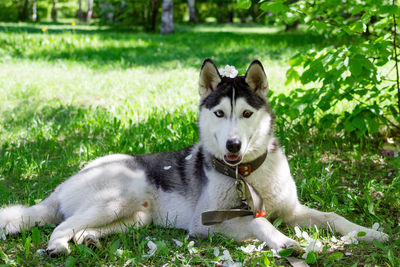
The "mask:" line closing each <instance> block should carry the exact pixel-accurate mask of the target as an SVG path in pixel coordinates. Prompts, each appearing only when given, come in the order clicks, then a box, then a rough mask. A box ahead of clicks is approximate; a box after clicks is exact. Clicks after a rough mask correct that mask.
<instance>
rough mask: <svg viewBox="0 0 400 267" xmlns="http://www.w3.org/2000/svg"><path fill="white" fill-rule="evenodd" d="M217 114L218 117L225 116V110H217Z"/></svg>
mask: <svg viewBox="0 0 400 267" xmlns="http://www.w3.org/2000/svg"><path fill="white" fill-rule="evenodd" d="M214 114H215V116H217V117H218V118H222V117H223V116H224V112H223V111H222V110H220V109H219V110H217V111H215V112H214Z"/></svg>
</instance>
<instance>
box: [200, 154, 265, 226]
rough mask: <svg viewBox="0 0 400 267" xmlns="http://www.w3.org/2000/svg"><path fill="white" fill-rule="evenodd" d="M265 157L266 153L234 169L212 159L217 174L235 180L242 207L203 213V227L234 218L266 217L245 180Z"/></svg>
mask: <svg viewBox="0 0 400 267" xmlns="http://www.w3.org/2000/svg"><path fill="white" fill-rule="evenodd" d="M267 155H268V151H266V152H265V153H264V154H262V155H261V156H259V157H258V158H256V159H255V160H253V161H251V162H248V163H245V164H240V165H239V166H236V167H231V166H229V165H227V164H225V163H224V162H223V161H221V160H219V159H217V158H213V159H212V166H213V168H214V169H215V170H216V171H217V172H219V173H222V174H224V175H226V176H229V177H231V178H233V179H235V180H236V181H235V186H236V191H237V193H238V195H239V196H240V198H241V200H242V205H241V206H240V207H238V208H233V209H221V210H212V211H205V212H203V213H202V214H201V222H202V224H203V225H213V224H217V223H221V222H223V221H226V220H230V219H233V218H236V217H243V216H249V215H253V216H254V218H258V217H265V216H266V215H267V213H266V211H265V207H264V204H263V200H262V198H261V197H260V195H259V194H258V192H257V191H256V190H255V189H254V188H253V187H252V186H251V185H250V184H249V183H248V182H247V181H246V179H245V178H246V177H247V176H249V175H250V174H251V173H252V172H253V171H255V170H257V169H258V168H259V167H260V166H261V165H262V164H263V162H264V161H265V159H266V158H267Z"/></svg>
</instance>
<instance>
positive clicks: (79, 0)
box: [77, 0, 83, 21]
mask: <svg viewBox="0 0 400 267" xmlns="http://www.w3.org/2000/svg"><path fill="white" fill-rule="evenodd" d="M77 17H78V19H79V21H83V14H82V0H78V14H77Z"/></svg>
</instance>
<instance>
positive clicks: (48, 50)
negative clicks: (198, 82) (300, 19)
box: [0, 25, 327, 68]
mask: <svg viewBox="0 0 400 267" xmlns="http://www.w3.org/2000/svg"><path fill="white" fill-rule="evenodd" d="M63 27H64V26H54V27H53V29H51V28H49V29H48V33H50V34H49V35H45V36H44V35H41V34H37V35H36V37H35V36H33V37H32V38H33V39H35V38H37V39H38V41H31V45H29V46H28V45H25V46H24V45H23V44H22V45H21V44H20V45H18V42H26V41H28V42H30V41H29V40H25V39H22V40H17V39H16V40H15V41H9V40H8V39H7V38H6V37H7V36H5V37H3V38H4V39H3V40H1V39H0V44H1V42H3V43H4V47H6V51H8V52H9V53H10V54H11V55H12V56H15V57H18V58H28V59H33V60H41V59H44V60H50V61H55V60H67V61H74V62H80V63H85V64H90V65H92V66H108V65H110V64H113V65H117V66H119V67H122V68H127V67H131V66H156V67H157V66H160V67H165V66H169V67H177V66H185V67H196V68H197V67H198V66H199V65H200V64H201V62H202V61H203V60H204V58H206V57H211V58H213V59H215V61H216V62H217V63H219V62H221V63H226V62H229V63H230V64H234V65H235V66H246V65H247V64H248V63H249V61H251V60H253V59H256V58H258V59H260V58H265V57H267V58H270V59H276V60H284V59H287V58H288V57H289V56H291V55H293V54H294V53H296V52H300V51H305V50H307V49H309V48H311V47H315V46H318V47H322V46H324V45H325V44H326V43H327V42H326V40H324V39H323V38H321V37H320V36H314V35H311V34H308V33H301V32H288V33H259V32H247V33H246V32H235V31H234V30H232V31H231V32H229V29H228V30H226V29H224V31H223V32H216V31H196V27H194V28H191V27H182V28H181V30H180V31H178V32H177V33H175V34H172V35H166V36H164V35H160V34H156V33H144V32H124V33H118V32H115V30H113V29H110V28H107V29H103V30H101V29H96V28H93V27H88V28H87V29H86V28H77V29H76V30H74V33H75V35H72V38H71V35H68V36H67V37H66V35H65V34H64V33H71V30H70V29H71V27H66V26H65V27H66V28H63ZM216 27H218V26H216ZM1 31H3V32H12V34H13V35H21V34H22V35H23V32H28V33H30V32H36V33H40V31H41V30H40V27H38V26H35V25H33V26H29V25H22V26H15V25H14V26H13V27H8V26H7V27H4V26H3V27H0V32H1ZM53 33H55V34H54V35H53ZM47 36H52V38H53V41H51V42H50V43H47V44H46V45H42V43H41V41H40V40H42V39H45V38H47ZM93 36H96V38H97V40H99V41H100V42H97V43H92V42H94V41H93V40H92V41H85V40H86V37H93ZM0 38H1V37H0ZM67 39H68V40H67ZM71 39H72V41H71ZM13 42H15V43H13ZM68 42H70V43H69V44H68V45H66V43H68ZM35 46H37V49H33V47H35ZM164 65H165V66H164Z"/></svg>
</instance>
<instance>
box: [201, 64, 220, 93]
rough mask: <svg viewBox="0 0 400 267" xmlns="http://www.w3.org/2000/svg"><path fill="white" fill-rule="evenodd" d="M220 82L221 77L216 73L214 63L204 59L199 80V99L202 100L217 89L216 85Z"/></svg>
mask: <svg viewBox="0 0 400 267" xmlns="http://www.w3.org/2000/svg"><path fill="white" fill-rule="evenodd" d="M220 82H221V75H220V74H219V72H218V69H217V67H216V66H215V64H214V62H213V61H212V60H211V59H209V58H206V59H205V60H204V62H203V66H201V70H200V79H199V93H200V97H201V98H204V97H206V96H207V95H208V94H209V93H211V92H212V91H214V90H215V89H217V85H218V84H219V83H220Z"/></svg>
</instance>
